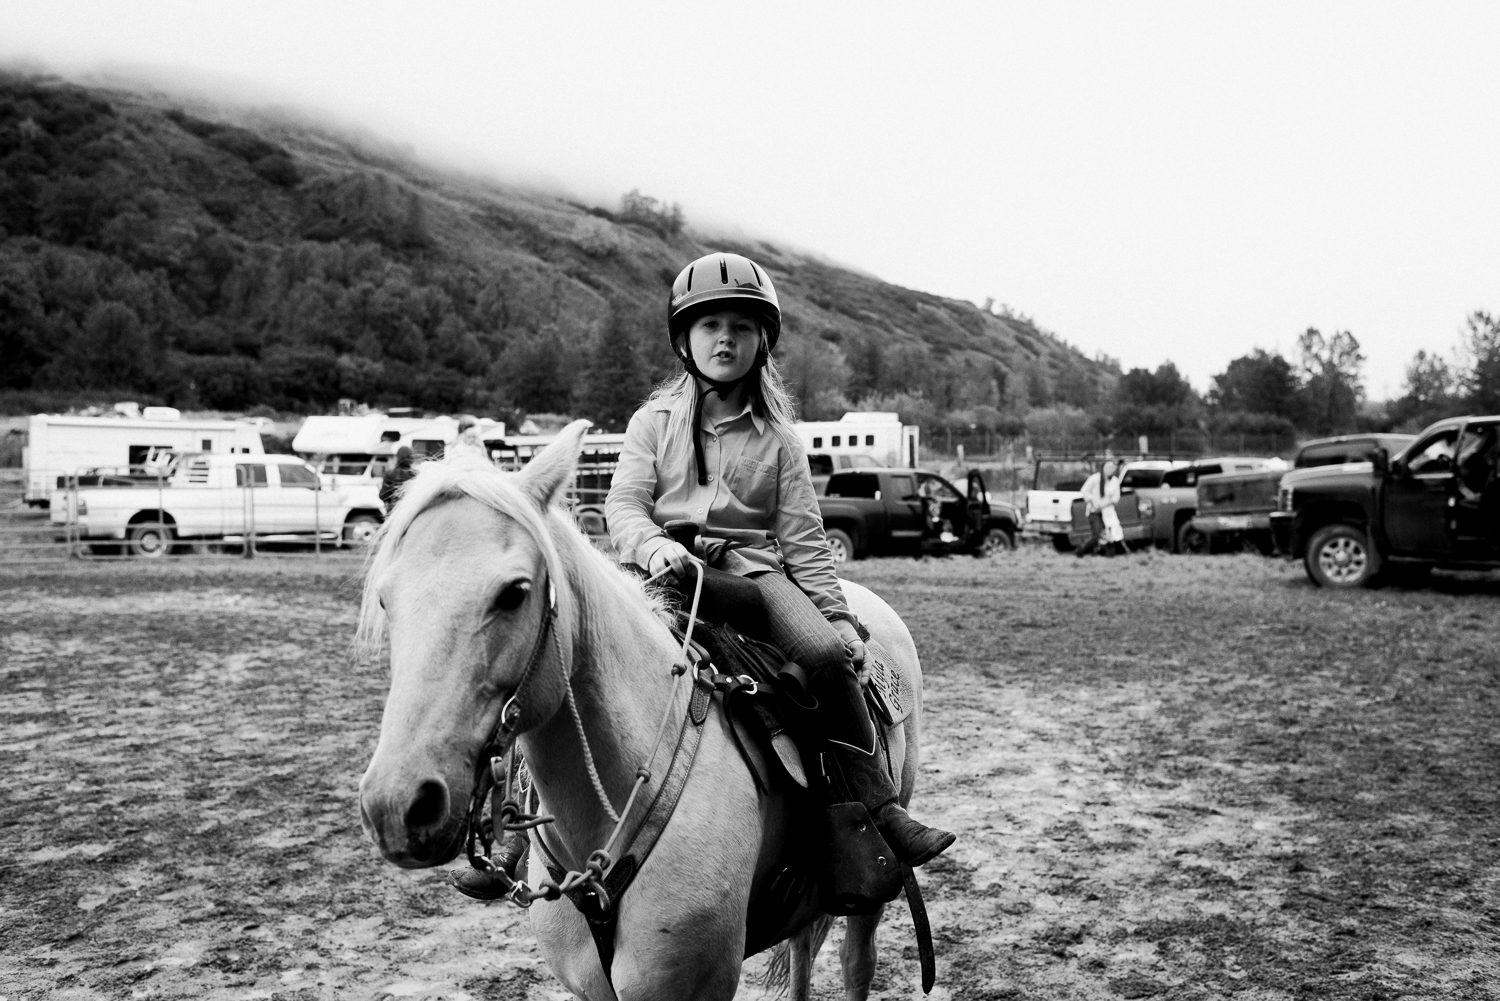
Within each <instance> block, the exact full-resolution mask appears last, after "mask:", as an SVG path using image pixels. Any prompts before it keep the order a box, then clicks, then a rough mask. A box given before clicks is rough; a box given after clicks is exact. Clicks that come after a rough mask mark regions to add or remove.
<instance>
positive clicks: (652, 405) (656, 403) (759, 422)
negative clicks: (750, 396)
mask: <svg viewBox="0 0 1500 1001" xmlns="http://www.w3.org/2000/svg"><path fill="white" fill-rule="evenodd" d="M676 403H677V397H675V396H659V397H657V398H656V399H654V400H649V401H647V403H646V409H647V410H648V411H651V412H653V413H656V412H659V411H663V410H671V409H672V407H673V406H675V405H676ZM746 414H749V415H750V423H751V424H753V425H754V426H755V433H756V434H765V433H766V420H765V418H764V417H762V416H761V415H760V414H758V413H756V412H755V407H754V406H752V405H751V404H749V403H746V404H745V409H744V410H741V411H740V412H739V413H738V414H736V415H735V416H734V417H731V418H730V419H729V420H728V421H723V422H721V423H724V424H728V423H730V422H732V421H737V420H739V419H740V418H742V417H744V416H745V415H746Z"/></svg>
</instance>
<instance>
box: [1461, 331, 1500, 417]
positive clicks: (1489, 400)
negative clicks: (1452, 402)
mask: <svg viewBox="0 0 1500 1001" xmlns="http://www.w3.org/2000/svg"><path fill="white" fill-rule="evenodd" d="M1467 327H1468V329H1467V330H1466V331H1465V333H1464V343H1463V346H1464V354H1465V355H1466V356H1467V360H1468V362H1469V363H1470V364H1469V369H1468V371H1467V372H1465V373H1464V374H1463V377H1462V381H1463V389H1464V394H1465V396H1467V398H1468V399H1467V403H1468V406H1469V408H1470V409H1471V410H1473V411H1474V413H1476V414H1500V317H1494V316H1491V315H1489V314H1488V313H1485V312H1483V311H1479V310H1476V311H1475V312H1473V313H1472V314H1470V315H1469V319H1468V323H1467Z"/></svg>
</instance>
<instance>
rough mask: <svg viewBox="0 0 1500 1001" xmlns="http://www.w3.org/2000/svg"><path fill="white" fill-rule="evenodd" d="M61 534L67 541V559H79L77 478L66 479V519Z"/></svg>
mask: <svg viewBox="0 0 1500 1001" xmlns="http://www.w3.org/2000/svg"><path fill="white" fill-rule="evenodd" d="M63 533H64V534H65V535H66V536H67V539H68V559H70V560H76V559H78V558H79V552H78V550H79V548H80V547H79V543H78V534H79V533H78V477H77V476H70V477H68V517H67V518H66V519H65V520H64V521H63Z"/></svg>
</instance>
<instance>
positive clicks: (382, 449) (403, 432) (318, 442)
mask: <svg viewBox="0 0 1500 1001" xmlns="http://www.w3.org/2000/svg"><path fill="white" fill-rule="evenodd" d="M479 433H480V435H481V436H482V437H484V438H486V439H488V438H491V437H495V436H500V435H504V434H505V425H504V424H502V423H500V422H498V421H493V420H490V419H489V418H487V417H486V418H482V419H480V421H479ZM457 438H458V420H457V419H456V418H453V417H432V418H423V417H389V416H387V415H385V414H366V415H364V416H362V417H309V418H307V419H306V420H305V421H303V422H302V427H300V428H298V429H297V435H296V437H295V438H293V439H292V451H293V452H296V453H297V454H298V455H300V456H302V457H303V458H304V459H306V460H308V461H309V462H311V463H312V464H313V466H314V467H316V468H317V470H318V472H319V473H321V474H322V476H323V479H324V481H325V482H326V483H327V484H328V485H329V486H330V487H337V486H339V485H340V484H341V483H342V482H343V481H344V480H346V479H348V478H359V479H379V478H380V476H381V475H382V474H383V473H384V472H385V469H386V467H387V466H389V465H390V464H391V463H392V462H393V461H395V455H396V450H397V449H399V448H401V447H402V446H406V447H407V448H410V449H411V450H412V455H413V457H414V458H416V459H417V460H418V461H420V460H422V459H426V458H429V457H431V456H435V455H441V454H442V453H443V449H445V448H447V447H448V446H449V445H451V444H453V442H454V441H455V440H456V439H457Z"/></svg>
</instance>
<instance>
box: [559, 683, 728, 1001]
mask: <svg viewBox="0 0 1500 1001" xmlns="http://www.w3.org/2000/svg"><path fill="white" fill-rule="evenodd" d="M712 699H713V691H712V689H709V688H705V687H703V686H701V685H694V686H693V690H692V695H691V696H690V697H689V699H688V710H687V713H686V715H684V716H683V718H682V727H681V728H680V729H679V730H678V732H677V744H676V746H675V747H673V748H672V760H671V762H670V763H669V764H668V765H667V772H666V774H665V775H663V776H662V780H661V785H660V786H659V787H658V788H657V791H656V795H655V796H654V797H653V798H652V800H651V802H650V804H649V805H648V806H647V807H646V813H645V816H644V817H642V818H641V823H640V826H638V827H637V828H636V829H635V831H634V833H632V834H631V836H630V841H629V842H628V843H627V844H626V846H625V850H624V851H623V852H622V853H621V855H620V858H619V859H618V860H617V861H616V862H614V863H613V864H612V865H611V866H610V867H609V869H607V870H606V871H605V873H604V880H603V883H604V890H605V893H606V894H607V895H608V899H607V901H601V900H600V899H599V897H598V896H597V895H596V894H594V893H590V892H585V893H580V894H577V895H575V896H573V897H571V898H570V899H572V901H573V905H574V906H575V907H577V908H578V911H579V913H580V914H582V915H583V917H584V920H585V921H587V922H588V926H589V934H590V935H592V936H593V938H594V948H595V949H596V950H597V951H598V953H599V965H600V966H602V967H603V968H604V979H605V980H608V981H609V982H610V986H614V981H613V980H612V979H611V978H610V968H611V967H612V966H613V965H614V959H615V926H616V924H617V923H618V922H619V920H620V898H621V897H622V896H623V895H624V893H625V890H626V888H628V887H629V886H630V884H631V882H632V881H633V880H634V879H635V874H636V873H637V872H639V871H640V868H641V865H642V864H643V863H644V862H645V861H646V857H647V856H648V855H650V854H651V850H652V849H653V848H655V847H656V842H657V841H658V840H660V838H661V834H662V831H664V830H666V827H667V822H668V821H670V820H671V819H672V814H674V813H675V812H676V811H677V803H678V801H679V800H680V799H682V790H683V789H684V788H685V787H686V786H687V780H688V775H689V773H691V772H692V770H693V762H694V761H695V760H696V759H697V757H698V746H699V745H700V744H701V743H702V742H703V723H704V721H705V720H707V719H708V709H709V705H710V704H711V702H712ZM537 843H538V844H539V845H540V846H541V849H542V855H543V856H545V858H546V861H547V872H548V874H549V875H550V876H551V877H552V879H553V881H554V882H559V881H561V880H562V879H563V877H564V875H565V873H566V867H565V866H564V865H563V864H562V862H561V861H559V860H558V858H557V856H556V855H555V854H553V852H552V850H551V849H550V848H548V847H547V841H546V839H545V838H544V837H543V836H542V832H541V830H540V829H538V830H537Z"/></svg>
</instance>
